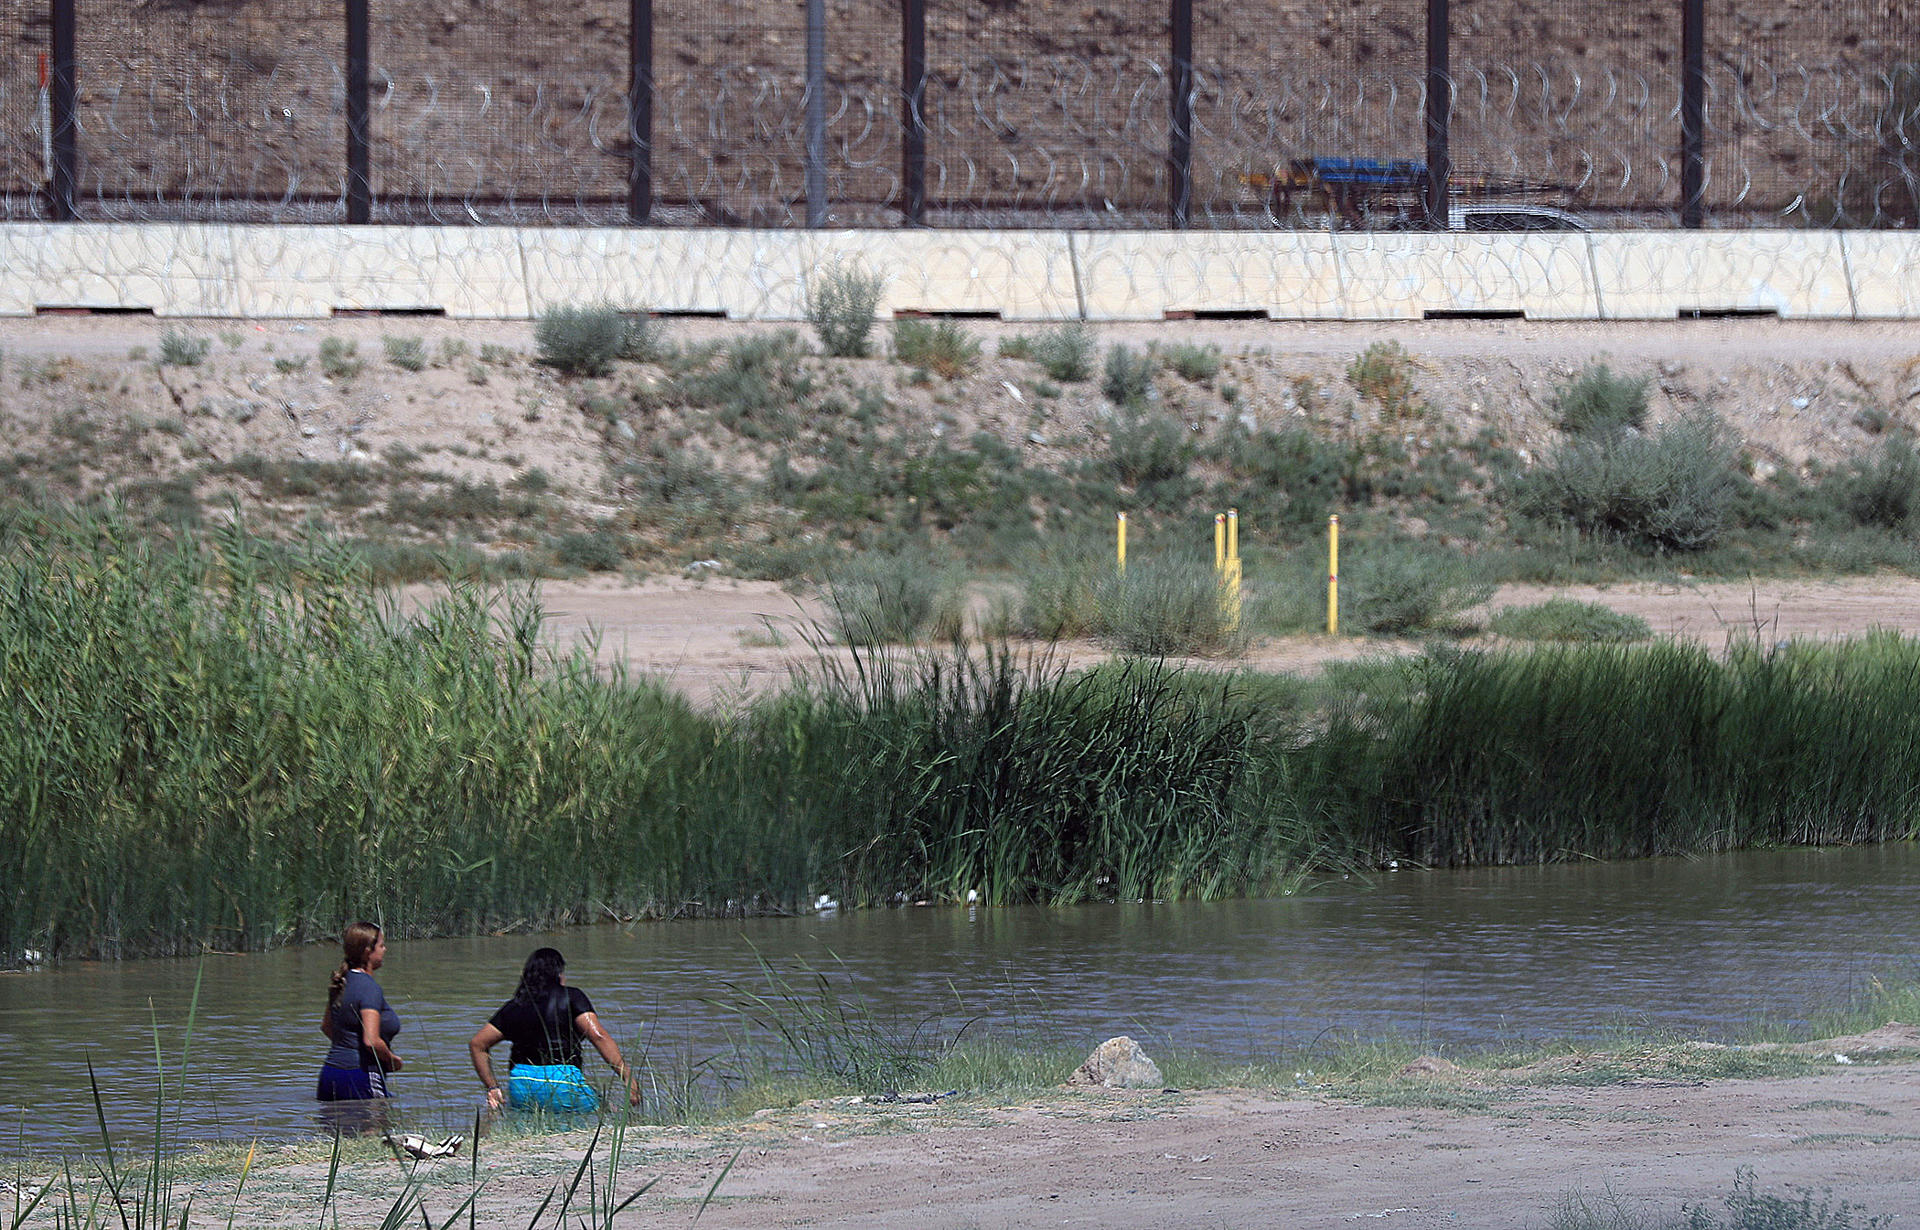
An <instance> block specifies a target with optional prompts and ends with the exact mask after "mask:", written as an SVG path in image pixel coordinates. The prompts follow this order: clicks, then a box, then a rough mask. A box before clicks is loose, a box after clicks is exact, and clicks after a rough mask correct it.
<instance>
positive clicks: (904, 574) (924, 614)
mask: <svg viewBox="0 0 1920 1230" xmlns="http://www.w3.org/2000/svg"><path fill="white" fill-rule="evenodd" d="M826 599H827V610H828V612H829V613H830V615H831V626H832V630H833V634H834V638H835V639H836V640H838V641H839V642H840V643H841V644H843V645H856V646H867V645H898V644H906V643H909V642H911V641H914V640H916V639H918V638H919V637H921V636H922V635H931V636H933V637H936V638H943V639H950V638H953V637H956V636H958V635H959V633H960V631H961V621H962V618H963V615H964V610H963V606H962V602H963V598H962V594H961V590H960V586H959V585H958V584H957V582H956V579H955V577H954V575H953V574H952V572H951V571H949V570H948V569H946V568H943V567H941V566H939V565H937V564H935V563H934V562H933V560H932V559H930V558H929V557H928V556H926V555H925V554H924V553H922V552H917V551H910V552H902V553H900V554H883V553H879V552H869V553H867V554H865V555H859V556H855V557H854V558H853V559H850V560H848V561H846V562H845V563H842V564H840V565H839V566H838V567H836V568H834V569H833V570H832V571H831V572H830V573H829V574H828V577H827V589H826Z"/></svg>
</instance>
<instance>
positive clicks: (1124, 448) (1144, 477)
mask: <svg viewBox="0 0 1920 1230" xmlns="http://www.w3.org/2000/svg"><path fill="white" fill-rule="evenodd" d="M1193 451H1194V450H1193V445H1192V444H1191V443H1190V442H1189V440H1188V432H1187V428H1186V424H1184V423H1182V422H1180V421H1179V420H1178V419H1176V418H1174V417H1173V416H1172V415H1168V414H1153V413H1149V412H1146V411H1141V410H1133V409H1128V410H1123V411H1121V412H1120V414H1119V415H1118V416H1116V417H1115V419H1114V423H1113V435H1112V436H1111V437H1110V438H1109V439H1108V441H1107V462H1108V464H1109V465H1111V466H1112V467H1113V473H1114V477H1116V478H1118V479H1119V480H1120V481H1121V482H1123V483H1125V484H1127V485H1128V486H1130V487H1138V486H1141V485H1143V484H1146V483H1160V482H1166V481H1168V480H1170V479H1175V478H1183V477H1185V476H1186V473H1187V469H1188V467H1189V466H1190V465H1191V464H1192V461H1193Z"/></svg>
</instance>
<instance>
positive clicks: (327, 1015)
mask: <svg viewBox="0 0 1920 1230" xmlns="http://www.w3.org/2000/svg"><path fill="white" fill-rule="evenodd" d="M320 1033H321V1034H322V1035H323V1036H324V1037H325V1038H326V1040H327V1041H329V1042H331V1041H333V1005H332V1004H328V1005H327V1006H326V1007H325V1008H322V1009H321V1010H320Z"/></svg>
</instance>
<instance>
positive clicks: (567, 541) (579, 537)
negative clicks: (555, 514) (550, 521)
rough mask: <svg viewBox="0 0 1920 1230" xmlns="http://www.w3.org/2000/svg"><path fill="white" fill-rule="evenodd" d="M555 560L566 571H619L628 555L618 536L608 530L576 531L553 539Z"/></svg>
mask: <svg viewBox="0 0 1920 1230" xmlns="http://www.w3.org/2000/svg"><path fill="white" fill-rule="evenodd" d="M553 558H554V559H555V560H556V561H557V562H558V563H559V564H560V566H561V567H563V568H579V569H583V570H584V571H587V572H618V571H620V566H621V565H622V564H623V563H625V562H626V553H625V552H624V551H623V550H622V549H621V544H620V539H619V536H618V535H616V534H613V533H611V532H609V531H607V530H595V531H593V532H591V533H585V532H580V531H573V532H569V533H565V534H562V535H560V537H559V538H557V539H555V540H554V543H553Z"/></svg>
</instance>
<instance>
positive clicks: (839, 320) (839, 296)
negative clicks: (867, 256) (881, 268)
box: [806, 264, 887, 359]
mask: <svg viewBox="0 0 1920 1230" xmlns="http://www.w3.org/2000/svg"><path fill="white" fill-rule="evenodd" d="M886 286H887V280H886V279H885V278H883V277H881V276H880V275H879V274H876V273H868V272H867V271H866V270H864V269H860V268H858V267H856V266H852V265H837V264H836V265H829V266H827V267H826V268H825V269H823V270H821V271H819V272H818V273H817V274H816V275H815V276H814V277H813V279H812V280H811V281H810V282H809V283H808V285H807V304H806V312H807V323H808V324H810V325H812V326H813V333H814V336H815V337H817V338H819V339H820V346H821V348H822V349H824V350H825V351H826V352H827V353H828V354H830V355H832V356H834V357H835V358H839V359H864V358H866V357H867V355H868V354H869V353H871V351H872V347H871V345H870V344H869V342H868V338H869V337H871V336H872V334H873V322H874V318H875V316H876V315H877V314H878V312H879V308H880V295H881V293H882V292H883V291H884V290H885V289H886Z"/></svg>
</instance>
